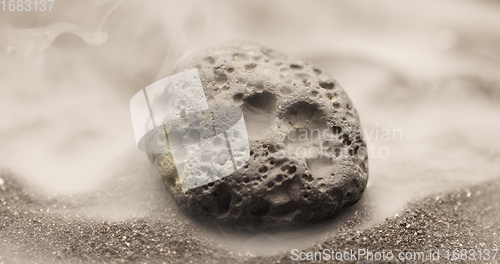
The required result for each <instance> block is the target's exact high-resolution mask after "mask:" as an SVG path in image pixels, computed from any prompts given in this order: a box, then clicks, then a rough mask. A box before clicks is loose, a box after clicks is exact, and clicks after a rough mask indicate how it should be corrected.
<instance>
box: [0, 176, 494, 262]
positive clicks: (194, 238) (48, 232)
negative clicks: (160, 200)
mask: <svg viewBox="0 0 500 264" xmlns="http://www.w3.org/2000/svg"><path fill="white" fill-rule="evenodd" d="M2 177H3V178H2V179H3V180H4V184H3V185H2V186H1V187H0V202H1V203H2V207H1V209H0V212H1V218H0V221H1V222H0V235H1V237H2V239H1V240H0V249H1V252H2V255H1V256H0V263H26V262H30V263H73V262H75V263H79V262H90V263H103V262H106V263H123V262H137V263H143V262H146V263H149V262H155V263H156V262H158V263H293V262H295V261H294V260H295V259H296V255H294V252H293V251H292V250H293V249H296V250H299V251H297V252H323V250H325V249H326V250H334V251H341V252H343V251H351V250H354V251H358V250H368V251H370V252H392V253H393V254H394V258H399V253H400V252H403V253H410V254H416V253H417V252H423V253H424V255H422V256H423V257H424V259H413V260H418V261H417V262H430V260H431V259H430V257H431V255H430V254H431V253H430V252H439V254H440V255H439V260H440V261H439V263H445V262H450V263H452V262H455V261H457V260H456V259H453V257H454V256H453V255H452V253H448V251H447V250H451V252H453V250H463V249H466V250H468V251H469V253H467V255H466V258H467V260H470V261H472V260H475V261H480V262H490V263H494V262H497V261H498V260H499V259H498V258H499V257H500V255H498V254H497V255H496V256H494V254H496V251H497V250H498V249H499V247H500V226H499V224H498V219H499V217H500V192H498V189H499V188H500V181H493V182H488V183H485V184H481V185H477V186H471V187H469V188H467V189H463V190H457V191H454V192H450V193H446V194H440V195H436V196H432V197H428V198H425V199H422V200H420V201H417V202H414V203H412V204H411V205H410V206H409V207H408V208H407V209H406V210H404V211H402V212H400V213H399V214H398V215H396V216H394V217H391V218H389V219H386V220H384V221H383V222H382V223H380V224H377V225H374V226H371V227H368V228H362V226H361V225H360V223H362V222H363V221H365V220H366V218H367V217H369V214H367V213H366V210H368V208H369V206H367V204H366V203H367V202H366V201H365V200H362V201H360V202H359V204H357V205H355V206H354V207H353V208H350V209H349V210H348V211H347V212H345V213H344V215H343V216H341V218H344V219H343V220H342V221H343V223H342V224H337V225H335V223H333V224H332V221H334V220H331V221H329V223H324V224H323V225H332V226H335V228H330V229H333V230H330V231H328V232H325V233H324V234H323V235H321V237H320V238H319V239H318V241H317V242H314V243H313V245H311V246H308V245H307V243H304V245H303V246H302V247H293V248H290V249H289V250H281V251H277V252H272V253H271V254H270V255H266V256H259V255H258V254H257V255H256V254H248V253H247V254H242V253H241V252H240V253H238V252H234V251H231V250H230V249H228V247H226V246H223V245H221V244H220V243H219V242H217V240H214V236H212V237H208V236H206V234H203V233H204V231H200V227H199V226H196V225H193V223H189V221H190V220H187V219H184V220H183V221H172V220H171V219H170V220H166V219H165V218H162V217H161V216H159V214H158V212H155V207H158V205H156V204H150V205H149V208H151V211H150V212H149V214H148V215H146V216H145V217H141V218H136V219H134V220H128V221H120V222H108V221H92V220H88V219H85V218H80V217H78V216H75V215H72V216H69V215H66V214H64V213H54V212H57V211H58V209H59V207H66V205H65V204H67V202H66V201H56V200H52V201H44V202H40V201H35V200H33V197H31V196H30V194H28V193H25V192H24V191H23V188H22V186H21V185H20V184H19V183H18V182H16V181H15V180H14V179H13V178H12V177H10V176H8V175H2ZM67 206H71V205H67ZM73 206H77V204H73ZM363 212H364V213H363ZM161 214H169V215H172V214H173V212H172V210H171V209H163V210H162V211H161ZM178 218H179V219H180V218H182V217H178ZM177 220H178V219H177ZM212 231H213V230H212ZM219 236H220V237H219V239H224V237H222V236H221V235H220V234H219ZM276 242H278V243H279V241H276ZM470 250H473V252H476V253H475V254H473V253H471V251H470ZM487 250H491V252H492V253H491V254H492V255H491V257H487V256H486V255H483V256H482V257H481V256H479V255H478V254H479V252H483V254H486V252H487ZM295 254H297V253H295ZM448 254H449V255H448ZM388 257H389V255H388ZM407 257H408V256H407ZM458 257H460V255H458ZM358 258H359V260H360V261H361V262H370V261H369V260H370V258H369V257H368V256H358ZM408 258H417V257H415V256H414V255H410V257H408ZM434 259H435V260H436V256H435V255H434ZM327 260H328V259H326V260H324V261H325V262H328V261H327Z"/></svg>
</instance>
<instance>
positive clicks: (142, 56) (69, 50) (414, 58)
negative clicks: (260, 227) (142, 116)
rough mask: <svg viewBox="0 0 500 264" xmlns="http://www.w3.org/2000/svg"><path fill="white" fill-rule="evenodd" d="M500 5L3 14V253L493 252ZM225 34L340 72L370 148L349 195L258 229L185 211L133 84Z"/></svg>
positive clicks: (90, 257)
mask: <svg viewBox="0 0 500 264" xmlns="http://www.w3.org/2000/svg"><path fill="white" fill-rule="evenodd" d="M499 13H500V5H499V4H498V1H469V0H442V1H434V0H432V1H431V0H423V1H418V2H407V1H399V0H379V1H378V2H377V3H376V4H375V3H374V4H367V3H366V2H365V1H361V0H359V1H358V0H354V1H333V0H325V1H321V0H318V1H314V2H313V1H292V0H276V1H272V2H271V1H267V0H256V1H233V0H230V1H226V0H220V1H175V0H172V1H163V0H162V1H160V0H154V1H148V4H144V1H132V0H130V1H124V2H121V1H113V0H112V1H103V0H92V1H90V0H89V1H77V0H67V1H64V2H63V1H56V3H55V4H54V10H53V11H51V12H50V13H47V12H45V13H42V12H38V13H33V12H32V13H15V12H4V13H1V16H0V179H1V180H0V263H54V262H55V263H58V262H59V263H72V262H75V263H80V262H84V263H86V262H95V263H102V262H108V263H120V262H138V263H142V262H146V263H161V262H164V263H189V262H192V263H289V262H293V261H294V260H293V259H294V258H295V256H298V255H294V254H293V252H292V250H293V249H297V250H298V251H297V252H296V253H299V252H304V254H305V253H306V252H314V251H322V250H324V249H327V250H330V249H331V250H336V251H345V250H348V251H349V250H351V249H352V250H358V249H361V250H363V249H364V250H370V251H372V252H380V251H384V250H385V251H386V252H387V251H391V252H393V253H394V254H395V255H396V256H395V257H397V255H398V253H399V252H400V251H402V252H410V253H411V252H417V251H422V252H425V253H426V254H425V257H426V259H424V261H430V259H429V256H430V253H431V251H432V252H436V251H437V250H439V252H440V259H439V261H438V262H447V261H448V260H450V261H452V260H451V259H449V258H447V253H448V252H449V254H450V257H453V256H454V255H453V252H454V250H469V251H468V254H466V255H465V256H463V257H464V258H467V260H471V261H472V260H474V259H473V258H475V259H476V262H477V261H479V262H485V263H495V262H498V259H500V253H499V254H497V256H496V259H495V260H494V259H492V258H493V255H494V253H495V250H496V249H498V248H499V247H500V241H499V236H500V235H499V234H500V231H499V230H498V229H499V226H500V220H498V219H500V207H499V201H500V199H499V198H500V197H499V196H500V192H498V189H499V187H500V145H499V144H498V143H497V142H499V140H500V136H499V133H498V131H500V123H499V122H498V118H499V117H500V88H499V87H500V76H499V75H498V72H500V48H499V47H500V45H499V44H500V33H499V31H498V28H500V19H499V17H500V16H499ZM232 39H245V40H251V41H256V42H259V43H261V44H263V45H266V46H270V47H273V48H276V49H278V50H280V51H282V52H285V53H288V54H289V55H291V56H292V57H295V58H299V59H302V60H306V61H309V62H311V63H312V64H314V65H317V66H318V67H320V68H322V69H323V70H324V71H326V72H329V73H331V74H332V75H334V76H335V77H336V78H337V79H338V81H339V83H340V84H341V85H342V86H343V87H344V88H345V90H346V91H347V93H348V94H349V96H350V98H351V99H352V101H353V102H354V105H355V107H356V108H357V109H358V112H359V114H360V117H361V122H362V126H363V129H364V130H365V139H366V140H367V143H368V147H369V150H371V152H369V158H370V179H369V183H368V187H367V189H366V192H365V194H364V196H363V199H362V200H360V201H359V202H358V203H357V204H356V205H354V206H352V207H350V208H348V209H346V210H344V212H342V213H341V214H339V215H337V216H335V217H334V218H332V219H330V220H329V221H326V222H324V223H320V224H318V225H315V226H311V227H307V228H303V229H299V230H291V231H288V232H280V233H264V234H237V233H234V232H232V231H230V230H225V229H223V228H221V229H210V228H206V227H204V226H203V225H201V224H200V223H196V222H194V221H192V220H191V219H189V218H188V217H186V216H185V215H184V214H183V213H182V212H179V211H178V208H177V206H176V205H175V203H174V202H173V201H172V199H171V197H170V196H169V195H168V194H167V193H166V192H165V189H164V188H163V186H162V184H161V182H160V179H159V177H158V175H157V174H156V172H155V171H154V169H153V168H151V165H150V163H149V161H148V160H147V158H146V155H145V154H144V153H142V152H141V151H139V150H138V149H137V147H136V146H135V144H134V137H133V133H132V127H131V121H130V117H129V100H130V98H131V97H132V96H133V94H135V93H136V92H137V91H139V90H140V89H142V88H144V87H145V86H146V85H148V84H150V83H152V82H154V81H155V80H157V79H160V78H163V77H164V76H167V75H168V73H169V71H170V70H171V69H172V67H174V66H175V62H176V61H177V60H178V59H179V58H181V57H182V56H183V55H184V54H186V53H189V52H191V51H193V50H196V49H199V48H203V47H205V46H208V45H211V44H215V43H220V42H223V41H226V40H232ZM470 250H473V251H470ZM487 250H489V251H487ZM456 252H459V251H456ZM460 252H461V251H460ZM486 255H490V258H489V259H487V257H486ZM302 256H305V255H302ZM456 256H457V255H456V254H455V257H456ZM460 257H462V255H460ZM365 260H366V259H365ZM361 262H363V261H361ZM416 262H420V261H416Z"/></svg>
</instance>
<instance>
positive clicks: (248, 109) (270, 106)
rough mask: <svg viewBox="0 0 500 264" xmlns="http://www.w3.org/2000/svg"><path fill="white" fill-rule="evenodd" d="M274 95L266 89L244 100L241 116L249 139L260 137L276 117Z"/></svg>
mask: <svg viewBox="0 0 500 264" xmlns="http://www.w3.org/2000/svg"><path fill="white" fill-rule="evenodd" d="M276 101H277V99H276V96H275V95H274V94H272V93H270V92H268V91H263V92H262V93H258V94H254V95H252V96H250V97H248V98H246V99H245V100H244V103H243V105H242V112H243V116H244V117H245V124H246V127H247V131H248V136H249V138H250V139H254V140H255V139H260V138H261V137H262V136H263V135H264V134H265V133H266V131H267V130H268V129H269V127H270V126H271V125H272V124H273V122H274V119H275V118H276Z"/></svg>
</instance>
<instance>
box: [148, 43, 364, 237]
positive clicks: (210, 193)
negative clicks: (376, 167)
mask: <svg viewBox="0 0 500 264" xmlns="http://www.w3.org/2000/svg"><path fill="white" fill-rule="evenodd" d="M191 69H198V71H199V75H200V78H201V82H202V85H203V88H204V92H205V95H206V97H207V100H208V104H209V105H212V106H218V105H223V106H228V105H230V106H238V107H240V108H241V110H242V112H243V116H244V119H245V124H246V127H247V131H248V136H249V141H250V142H249V143H250V149H251V151H250V159H249V160H248V162H247V163H246V164H245V165H244V166H243V167H242V168H241V169H239V170H237V171H235V172H234V173H232V174H230V175H228V176H226V177H224V178H222V179H219V180H217V181H215V182H211V183H209V184H206V185H203V186H200V187H197V188H193V189H189V190H185V191H184V190H183V189H182V188H181V183H180V181H179V177H178V174H177V171H176V168H175V166H174V164H173V161H172V156H171V154H169V153H166V154H151V156H150V158H151V160H152V161H153V163H154V164H155V165H156V167H157V168H158V169H159V171H160V173H161V174H162V176H163V178H164V180H165V183H166V186H167V188H168V189H169V190H170V191H171V193H172V194H173V197H174V198H175V200H176V201H177V203H178V205H179V206H180V207H181V208H182V210H184V211H185V212H187V213H188V214H189V215H191V216H193V217H194V218H196V219H199V220H200V221H202V222H204V223H207V224H216V225H221V226H229V227H232V228H235V229H240V230H265V229H283V228H291V227H298V226H302V225H305V224H309V223H314V222H318V221H321V220H324V219H326V218H328V217H331V216H332V215H334V214H335V213H337V212H338V211H339V210H340V209H341V208H342V207H345V206H349V205H352V204H353V203H355V202H356V201H357V200H358V199H359V198H360V196H361V194H362V193H363V191H364V189H365V188H366V184H367V181H368V157H367V151H366V144H365V142H364V141H363V138H362V134H361V128H360V122H359V118H358V114H357V112H356V109H355V108H354V106H353V104H352V102H351V100H350V99H349V98H348V96H347V94H346V93H345V91H344V90H343V89H342V87H341V86H340V85H339V84H338V83H337V81H336V80H335V79H333V78H332V77H331V76H330V75H329V74H327V73H326V72H324V71H322V70H320V69H318V68H316V67H314V66H312V65H311V64H309V63H307V62H303V61H299V60H294V59H289V58H287V57H286V56H284V55H282V54H281V53H279V52H276V51H274V50H272V49H269V48H265V47H262V46H260V45H258V44H254V43H249V42H230V43H226V44H223V45H220V46H217V47H213V48H209V49H206V50H203V51H201V52H198V53H196V54H194V55H192V56H190V57H188V58H187V59H185V60H184V61H182V62H181V64H180V65H179V66H178V67H177V69H176V70H175V73H179V72H183V71H186V70H191ZM207 167H210V164H207Z"/></svg>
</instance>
